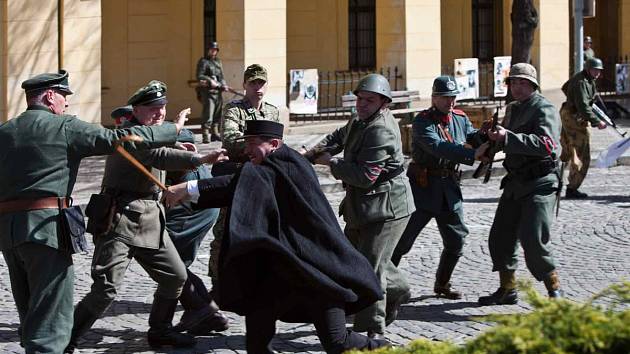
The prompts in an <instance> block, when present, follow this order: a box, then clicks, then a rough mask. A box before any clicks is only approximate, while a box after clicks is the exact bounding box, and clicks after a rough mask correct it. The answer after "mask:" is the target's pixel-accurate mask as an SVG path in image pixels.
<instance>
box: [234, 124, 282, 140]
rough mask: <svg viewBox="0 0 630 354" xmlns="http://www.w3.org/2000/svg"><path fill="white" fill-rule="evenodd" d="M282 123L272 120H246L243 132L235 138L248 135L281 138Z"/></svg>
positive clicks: (242, 137)
mask: <svg viewBox="0 0 630 354" xmlns="http://www.w3.org/2000/svg"><path fill="white" fill-rule="evenodd" d="M283 132H284V125H282V124H281V123H278V122H274V121H272V120H247V121H245V132H244V134H243V136H241V137H238V138H237V140H240V139H245V138H248V137H250V136H264V137H268V138H276V139H282V133H283Z"/></svg>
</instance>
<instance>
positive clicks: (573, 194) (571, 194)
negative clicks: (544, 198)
mask: <svg viewBox="0 0 630 354" xmlns="http://www.w3.org/2000/svg"><path fill="white" fill-rule="evenodd" d="M564 197H565V198H567V199H584V198H587V197H588V194H586V193H582V192H580V191H579V190H577V189H574V188H569V187H567V191H566V192H565V193H564Z"/></svg>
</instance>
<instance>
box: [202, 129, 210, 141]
mask: <svg viewBox="0 0 630 354" xmlns="http://www.w3.org/2000/svg"><path fill="white" fill-rule="evenodd" d="M201 142H202V143H204V144H207V143H209V142H210V130H208V128H203V129H201Z"/></svg>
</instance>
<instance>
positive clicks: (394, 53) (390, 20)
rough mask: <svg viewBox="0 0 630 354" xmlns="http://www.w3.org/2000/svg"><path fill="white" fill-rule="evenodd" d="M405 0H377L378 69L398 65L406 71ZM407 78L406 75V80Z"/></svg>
mask: <svg viewBox="0 0 630 354" xmlns="http://www.w3.org/2000/svg"><path fill="white" fill-rule="evenodd" d="M405 9H406V8H405V1H402V0H376V69H377V70H379V69H380V68H388V67H389V68H391V70H394V67H396V66H397V67H398V72H401V73H405V70H406V65H407V58H406V55H405V53H406V50H407V43H406V41H407V38H406V21H407V18H406V16H405ZM406 78H407V75H405V78H403V82H404V80H405V79H406Z"/></svg>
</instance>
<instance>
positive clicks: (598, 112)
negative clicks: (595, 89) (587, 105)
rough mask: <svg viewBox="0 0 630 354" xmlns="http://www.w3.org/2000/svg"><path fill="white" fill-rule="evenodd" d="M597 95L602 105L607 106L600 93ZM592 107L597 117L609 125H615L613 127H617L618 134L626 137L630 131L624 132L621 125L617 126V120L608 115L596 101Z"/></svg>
mask: <svg viewBox="0 0 630 354" xmlns="http://www.w3.org/2000/svg"><path fill="white" fill-rule="evenodd" d="M596 97H597V99H598V101H599V103H600V104H601V105H602V107H606V104H605V103H604V100H602V98H601V97H600V96H599V94H598V95H597V96H596ZM591 108H593V113H595V115H596V116H597V118H599V119H601V120H603V121H604V122H605V123H606V124H607V125H609V126H611V127H613V129H615V131H616V132H617V134H619V135H621V137H622V138H625V137H626V134H628V132H622V131H621V130H619V127H617V124H615V122H614V121H613V120H612V119H610V117H609V116H608V114H606V112H604V111H603V110H602V109H601V108H599V107H598V106H597V105H596V104H595V103H593V105H592V106H591Z"/></svg>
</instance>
